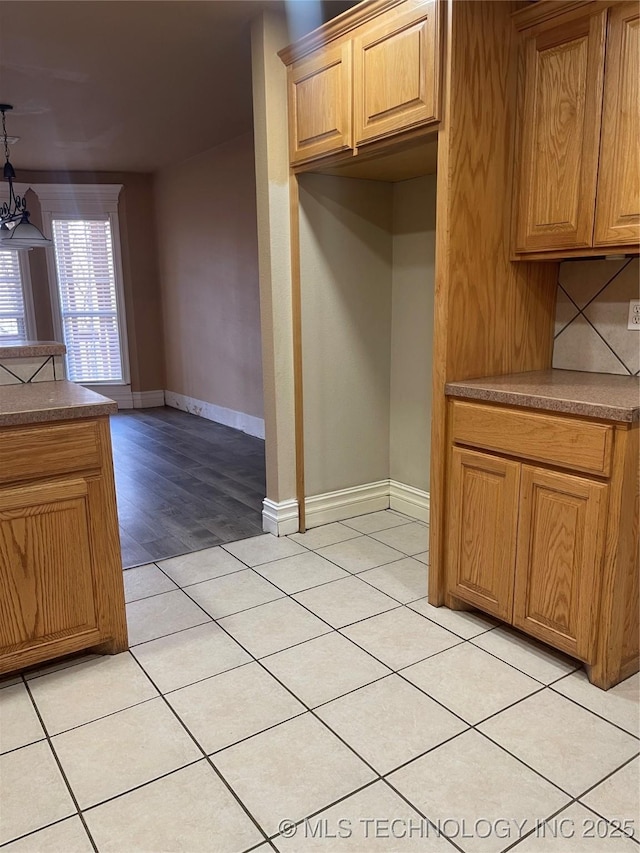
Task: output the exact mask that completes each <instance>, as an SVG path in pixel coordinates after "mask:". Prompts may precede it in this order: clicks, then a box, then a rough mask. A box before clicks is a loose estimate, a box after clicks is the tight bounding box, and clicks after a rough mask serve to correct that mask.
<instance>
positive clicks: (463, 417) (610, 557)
mask: <svg viewBox="0 0 640 853" xmlns="http://www.w3.org/2000/svg"><path fill="white" fill-rule="evenodd" d="M448 406H449V411H448V414H449V419H448V422H449V458H448V477H447V483H448V486H447V514H446V535H445V543H446V546H445V567H444V568H445V570H444V575H443V577H444V587H445V588H444V593H445V595H444V600H445V604H447V605H448V606H450V607H453V608H455V609H468V608H470V607H474V608H477V609H479V610H482V611H484V612H486V613H489V614H491V615H492V616H495V617H496V618H498V619H500V620H502V621H504V622H506V623H508V624H510V625H513V626H514V627H515V628H517V629H519V630H521V631H523V632H525V633H527V634H529V635H530V636H532V637H535V638H536V639H538V640H541V641H542V642H544V643H547V644H549V645H550V646H553V647H554V648H556V649H558V650H560V651H562V652H565V653H566V654H568V655H570V656H572V657H574V658H577V659H579V660H581V661H583V662H584V664H586V668H587V673H588V676H589V679H590V680H591V682H592V683H593V684H596V685H597V686H598V687H601V688H603V689H608V688H610V687H612V686H613V685H615V684H617V683H618V682H619V681H622V680H623V679H624V678H627V677H628V676H629V675H632V674H633V673H635V672H637V671H638V638H639V630H640V629H639V623H638V608H639V601H638V571H639V569H638V494H639V484H638V434H639V433H638V422H637V421H635V422H625V423H617V422H610V421H600V420H595V419H586V418H581V417H576V416H572V415H558V414H549V413H546V412H538V411H527V410H523V409H516V408H513V407H506V406H501V405H495V404H484V403H475V402H469V401H462V400H458V399H449V402H448Z"/></svg>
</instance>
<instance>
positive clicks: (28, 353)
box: [0, 341, 67, 361]
mask: <svg viewBox="0 0 640 853" xmlns="http://www.w3.org/2000/svg"><path fill="white" fill-rule="evenodd" d="M66 351H67V348H66V346H65V345H64V344H59V343H58V342H57V341H21V342H20V343H19V344H11V345H8V346H3V345H0V361H4V360H5V359H7V358H38V357H40V356H44V355H64V354H65V353H66Z"/></svg>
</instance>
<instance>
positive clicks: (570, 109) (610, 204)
mask: <svg viewBox="0 0 640 853" xmlns="http://www.w3.org/2000/svg"><path fill="white" fill-rule="evenodd" d="M562 5H563V4H556V6H557V7H561V6H562ZM565 5H567V6H569V5H571V6H572V8H571V10H570V12H569V13H568V14H566V15H550V14H549V6H550V3H544V2H542V3H539V4H536V6H537V8H538V10H539V11H538V12H537V14H539V15H540V16H543V17H542V20H536V17H535V15H536V11H532V10H530V9H528V10H526V16H527V17H526V18H525V20H524V23H525V24H526V25H527V26H526V28H525V29H524V31H523V33H522V50H521V71H522V73H521V85H520V118H519V133H518V139H519V143H518V152H517V154H518V162H519V169H518V173H519V175H518V191H517V197H516V202H515V211H514V212H515V221H516V227H515V252H516V253H517V254H519V255H524V256H528V257H534V256H536V254H537V253H545V252H548V253H554V255H553V256H554V257H561V256H563V253H567V256H572V255H577V256H579V255H581V254H582V255H584V256H588V255H593V254H597V251H596V250H597V247H598V246H607V247H609V248H611V247H615V248H618V249H625V248H626V249H627V250H628V249H629V248H632V249H634V250H635V251H638V240H639V239H640V178H639V164H638V150H637V146H638V134H639V132H640V100H639V85H638V64H639V62H640V50H639V33H640V12H639V10H638V5H637V3H635V2H622V3H618V4H616V5H613V6H611V7H610V8H608V7H607V6H606V4H598V3H585V4H584V8H582V9H581V8H579V7H578V10H577V11H576V7H575V4H565ZM545 16H546V17H545ZM516 20H518V16H516ZM600 254H602V250H600Z"/></svg>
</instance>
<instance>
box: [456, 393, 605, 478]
mask: <svg viewBox="0 0 640 853" xmlns="http://www.w3.org/2000/svg"><path fill="white" fill-rule="evenodd" d="M452 408H453V417H452V436H453V441H454V442H456V443H457V444H466V445H470V446H471V447H480V448H483V449H485V450H495V451H496V452H498V453H508V454H509V455H512V456H519V457H521V458H523V459H533V460H535V461H536V462H543V463H544V462H546V463H547V464H549V465H557V466H559V467H562V468H570V469H572V470H574V471H586V472H587V473H589V474H602V475H605V476H608V475H609V471H610V467H611V451H612V446H613V432H614V430H613V427H612V426H608V425H606V424H596V423H590V422H588V421H579V420H574V419H573V418H563V417H559V416H556V415H541V414H536V413H533V412H523V411H514V410H513V409H500V408H494V407H493V406H482V405H478V404H476V403H462V402H458V401H454V403H453V406H452Z"/></svg>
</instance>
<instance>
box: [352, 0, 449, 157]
mask: <svg viewBox="0 0 640 853" xmlns="http://www.w3.org/2000/svg"><path fill="white" fill-rule="evenodd" d="M406 6H408V7H409V8H405V7H406ZM435 14H436V4H435V3H433V2H432V3H427V4H425V5H422V6H420V5H418V6H416V5H414V4H402V5H401V6H398V7H396V8H393V9H390V10H389V11H388V12H386V13H385V14H383V15H380V16H379V17H378V18H376V19H375V22H372V23H371V24H368V25H366V26H362V27H360V28H359V29H358V30H357V31H356V35H355V36H354V39H353V53H354V56H353V64H354V88H353V96H354V111H353V115H354V124H355V144H356V145H362V143H364V142H370V141H371V140H373V139H379V138H380V137H382V136H388V135H389V134H392V133H398V132H399V131H402V130H407V129H408V128H410V127H415V126H417V125H422V124H427V123H429V122H433V121H436V120H437V102H438V86H437V82H438V75H437V67H436V65H437V62H436V55H435V51H436V47H437V39H436V21H435Z"/></svg>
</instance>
